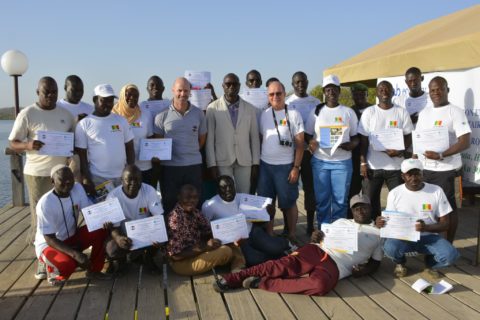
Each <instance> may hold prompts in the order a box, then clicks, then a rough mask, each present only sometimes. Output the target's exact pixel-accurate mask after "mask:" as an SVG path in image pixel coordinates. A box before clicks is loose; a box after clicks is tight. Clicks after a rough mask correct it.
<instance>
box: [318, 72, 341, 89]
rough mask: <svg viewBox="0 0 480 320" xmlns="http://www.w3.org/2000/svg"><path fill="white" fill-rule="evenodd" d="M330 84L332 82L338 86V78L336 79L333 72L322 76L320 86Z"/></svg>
mask: <svg viewBox="0 0 480 320" xmlns="http://www.w3.org/2000/svg"><path fill="white" fill-rule="evenodd" d="M330 84H333V85H335V86H337V87H340V79H338V77H337V76H336V75H334V74H329V75H328V76H326V77H324V78H323V84H322V87H324V88H325V87H326V86H328V85H330Z"/></svg>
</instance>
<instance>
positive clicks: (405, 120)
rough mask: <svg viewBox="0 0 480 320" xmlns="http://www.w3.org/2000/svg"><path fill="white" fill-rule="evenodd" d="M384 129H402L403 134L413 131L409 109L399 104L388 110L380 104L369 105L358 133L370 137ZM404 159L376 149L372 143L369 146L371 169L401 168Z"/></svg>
mask: <svg viewBox="0 0 480 320" xmlns="http://www.w3.org/2000/svg"><path fill="white" fill-rule="evenodd" d="M383 129H402V131H403V135H408V134H410V133H412V131H413V125H412V120H410V115H409V114H408V112H407V110H406V109H404V108H402V107H399V106H397V105H393V107H391V108H390V109H388V110H384V109H382V108H380V107H379V106H378V105H375V106H371V107H368V108H367V109H366V110H365V111H364V112H363V113H362V117H361V118H360V123H359V125H358V133H360V134H361V135H363V136H367V137H370V135H371V134H373V133H375V132H376V131H378V130H383ZM403 160H404V158H403V157H390V156H388V155H387V154H386V153H385V152H382V151H375V150H373V148H372V145H371V144H370V146H369V147H368V154H367V162H368V166H369V167H370V169H374V170H376V169H383V170H400V165H401V164H402V161H403Z"/></svg>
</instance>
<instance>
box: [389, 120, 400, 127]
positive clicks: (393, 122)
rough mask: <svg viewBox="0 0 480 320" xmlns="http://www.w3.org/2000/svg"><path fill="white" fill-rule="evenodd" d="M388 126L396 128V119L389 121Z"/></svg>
mask: <svg viewBox="0 0 480 320" xmlns="http://www.w3.org/2000/svg"><path fill="white" fill-rule="evenodd" d="M388 127H389V128H398V121H397V120H392V121H389V123H388Z"/></svg>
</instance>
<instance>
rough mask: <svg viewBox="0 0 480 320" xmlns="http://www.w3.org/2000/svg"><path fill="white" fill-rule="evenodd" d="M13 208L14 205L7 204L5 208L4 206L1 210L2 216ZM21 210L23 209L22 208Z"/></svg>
mask: <svg viewBox="0 0 480 320" xmlns="http://www.w3.org/2000/svg"><path fill="white" fill-rule="evenodd" d="M11 208H13V205H12V204H11V203H7V204H6V205H5V206H3V207H2V208H0V215H2V214H4V213H5V212H7V211H8V210H10V209H11ZM20 208H21V207H20Z"/></svg>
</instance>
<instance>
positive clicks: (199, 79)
mask: <svg viewBox="0 0 480 320" xmlns="http://www.w3.org/2000/svg"><path fill="white" fill-rule="evenodd" d="M185 78H186V79H187V80H188V81H189V82H190V84H191V85H192V89H193V90H197V89H203V88H205V86H206V85H207V84H209V83H210V82H211V78H212V75H211V73H210V72H209V71H193V70H187V71H185ZM209 91H210V90H209Z"/></svg>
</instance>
